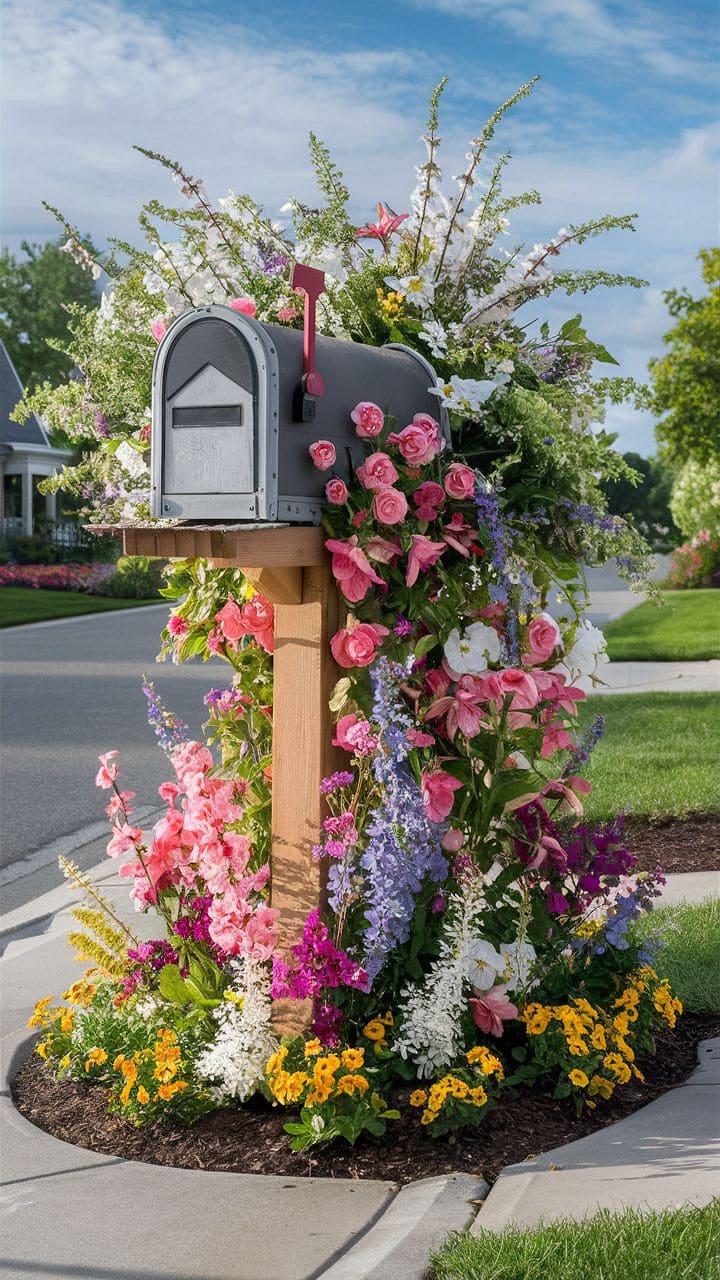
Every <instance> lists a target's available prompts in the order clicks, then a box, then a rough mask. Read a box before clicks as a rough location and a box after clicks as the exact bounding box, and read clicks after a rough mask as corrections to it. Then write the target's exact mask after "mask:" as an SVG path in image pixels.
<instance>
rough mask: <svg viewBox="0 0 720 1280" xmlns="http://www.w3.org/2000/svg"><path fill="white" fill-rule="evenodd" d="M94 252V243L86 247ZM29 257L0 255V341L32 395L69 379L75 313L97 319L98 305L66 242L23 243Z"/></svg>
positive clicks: (92, 286) (86, 275) (89, 280)
mask: <svg viewBox="0 0 720 1280" xmlns="http://www.w3.org/2000/svg"><path fill="white" fill-rule="evenodd" d="M84 243H85V245H86V247H87V248H88V249H89V250H90V251H92V246H91V244H90V241H89V240H88V239H86V240H85V241H84ZM21 248H22V252H23V254H24V257H22V258H16V257H15V256H14V255H13V254H11V253H10V252H9V251H8V250H7V249H4V250H3V252H2V255H0V338H2V340H3V342H4V343H5V346H6V347H7V349H8V352H9V355H10V358H11V360H12V362H13V364H14V365H15V368H16V369H17V372H18V376H19V378H20V381H21V382H22V383H23V385H24V386H27V387H30V388H31V389H33V388H35V387H37V386H39V385H40V384H41V383H43V382H45V383H48V384H50V385H51V386H53V387H55V386H57V385H58V384H59V383H61V382H62V381H63V380H64V379H65V378H67V376H68V374H69V373H70V370H71V369H72V367H73V363H74V360H73V357H72V356H71V355H68V354H66V348H67V346H68V342H69V333H70V319H71V315H72V310H71V308H77V309H78V311H79V312H86V313H89V314H91V315H94V313H95V309H96V307H97V305H98V302H99V297H98V294H97V292H96V288H95V282H94V280H93V278H92V276H91V275H90V273H89V271H87V270H86V269H85V268H83V267H82V266H79V265H78V264H77V263H76V262H75V261H74V259H73V258H72V256H71V255H70V254H69V253H66V252H63V249H62V240H61V239H59V240H56V241H49V242H48V243H47V244H44V245H38V244H28V243H27V241H23V242H22V246H21Z"/></svg>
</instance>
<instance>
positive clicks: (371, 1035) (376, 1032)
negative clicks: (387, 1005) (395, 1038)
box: [362, 1018, 385, 1040]
mask: <svg viewBox="0 0 720 1280" xmlns="http://www.w3.org/2000/svg"><path fill="white" fill-rule="evenodd" d="M362 1033H363V1035H364V1036H365V1037H366V1038H367V1039H368V1040H384V1039H385V1026H384V1024H383V1023H382V1022H381V1021H380V1019H379V1018H373V1019H372V1020H371V1021H370V1022H366V1024H365V1026H364V1027H363V1031H362Z"/></svg>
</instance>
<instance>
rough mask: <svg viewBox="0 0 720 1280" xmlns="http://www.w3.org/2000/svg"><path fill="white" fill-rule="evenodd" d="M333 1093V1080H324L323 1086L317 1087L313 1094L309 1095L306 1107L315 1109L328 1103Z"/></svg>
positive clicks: (317, 1085)
mask: <svg viewBox="0 0 720 1280" xmlns="http://www.w3.org/2000/svg"><path fill="white" fill-rule="evenodd" d="M331 1093H332V1080H324V1081H323V1082H322V1083H321V1084H317V1083H316V1085H315V1088H314V1089H313V1091H312V1093H309V1094H308V1095H307V1097H306V1099H305V1106H306V1107H314V1106H316V1105H322V1103H323V1102H327V1100H328V1098H329V1097H330V1094H331Z"/></svg>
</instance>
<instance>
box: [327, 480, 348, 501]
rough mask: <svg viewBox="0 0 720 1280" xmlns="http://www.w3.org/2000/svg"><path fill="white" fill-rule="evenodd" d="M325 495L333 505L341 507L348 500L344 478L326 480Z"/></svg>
mask: <svg viewBox="0 0 720 1280" xmlns="http://www.w3.org/2000/svg"><path fill="white" fill-rule="evenodd" d="M325 497H326V498H327V500H328V502H331V503H332V504H333V506H334V507H342V506H344V505H345V503H346V502H347V500H348V487H347V485H346V483H345V481H344V480H328V482H327V484H326V485H325Z"/></svg>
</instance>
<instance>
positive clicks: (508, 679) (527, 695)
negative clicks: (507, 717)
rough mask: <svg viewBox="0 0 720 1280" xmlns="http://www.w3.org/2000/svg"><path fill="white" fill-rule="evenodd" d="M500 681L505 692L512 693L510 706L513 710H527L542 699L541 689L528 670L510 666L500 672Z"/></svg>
mask: <svg viewBox="0 0 720 1280" xmlns="http://www.w3.org/2000/svg"><path fill="white" fill-rule="evenodd" d="M498 681H499V683H500V688H501V689H502V691H503V693H505V694H508V693H511V694H512V696H513V697H512V702H511V703H510V706H511V707H512V709H513V711H522V710H527V709H529V708H530V707H535V706H537V704H538V702H539V701H540V690H539V689H538V687H537V685H536V683H535V681H534V680H533V678H532V676H531V675H528V673H527V671H519V670H518V669H516V668H513V667H508V668H507V670H506V671H499V672H498Z"/></svg>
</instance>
